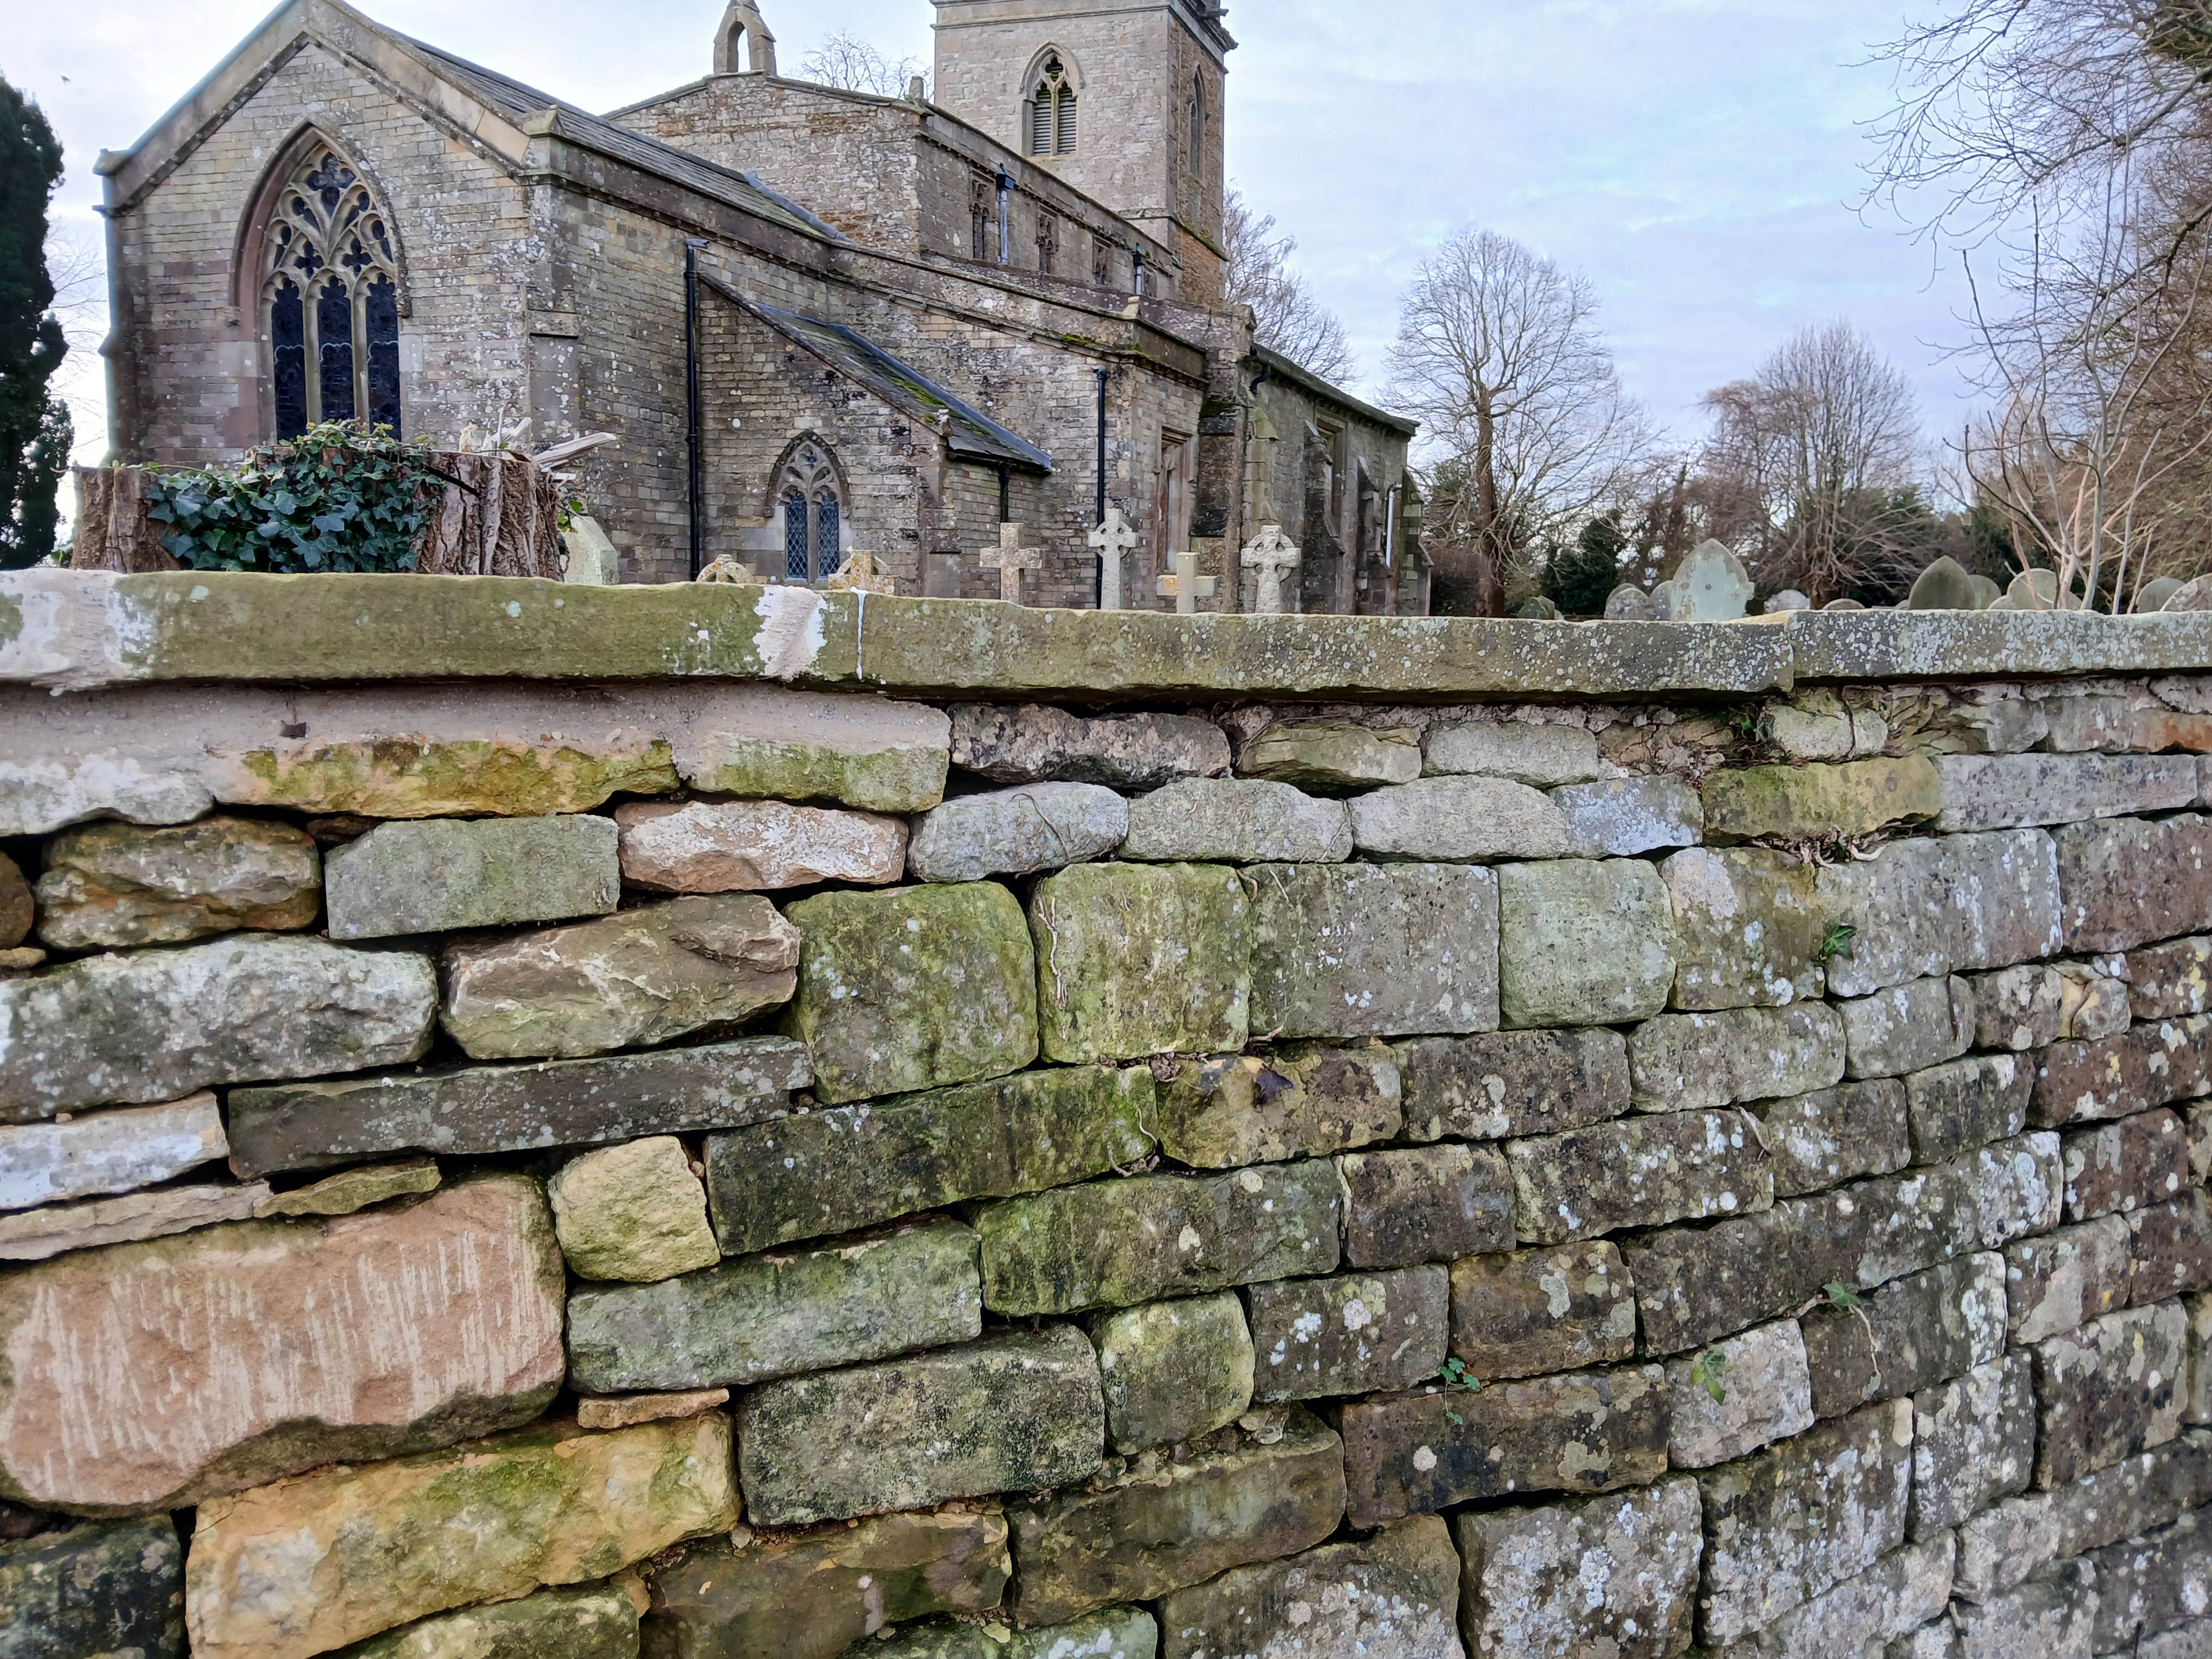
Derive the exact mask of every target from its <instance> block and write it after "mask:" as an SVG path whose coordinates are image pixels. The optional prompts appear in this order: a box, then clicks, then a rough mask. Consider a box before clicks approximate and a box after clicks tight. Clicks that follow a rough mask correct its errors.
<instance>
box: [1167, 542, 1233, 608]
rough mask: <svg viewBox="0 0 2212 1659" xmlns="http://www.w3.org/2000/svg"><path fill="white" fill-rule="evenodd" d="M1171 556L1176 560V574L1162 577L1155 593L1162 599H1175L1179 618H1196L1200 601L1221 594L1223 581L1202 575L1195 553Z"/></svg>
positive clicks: (1216, 577)
mask: <svg viewBox="0 0 2212 1659" xmlns="http://www.w3.org/2000/svg"><path fill="white" fill-rule="evenodd" d="M1170 557H1171V558H1173V559H1174V560H1175V566H1176V568H1175V572H1174V574H1171V575H1164V576H1162V577H1160V578H1159V579H1158V584H1157V586H1155V588H1154V590H1153V591H1154V592H1157V593H1158V595H1159V597H1160V598H1162V599H1173V600H1174V601H1175V602H1176V615H1177V616H1182V617H1195V616H1196V615H1197V614H1198V602H1199V601H1200V599H1212V597H1213V596H1214V594H1215V593H1216V592H1219V591H1220V587H1221V579H1220V578H1219V577H1218V576H1201V575H1200V574H1198V555H1197V554H1195V553H1176V554H1171V555H1170Z"/></svg>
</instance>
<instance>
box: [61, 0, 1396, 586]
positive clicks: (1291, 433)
mask: <svg viewBox="0 0 2212 1659" xmlns="http://www.w3.org/2000/svg"><path fill="white" fill-rule="evenodd" d="M933 4H934V5H935V8H936V43H937V44H936V74H935V81H934V86H933V88H926V87H925V85H924V83H923V82H921V80H919V79H917V80H916V81H915V83H914V84H913V86H912V87H911V88H909V90H908V94H907V95H905V96H903V97H879V96H873V95H870V94H861V93H855V92H847V91H842V90H837V89H834V88H826V87H820V86H815V85H811V84H809V83H807V82H803V81H798V80H793V79H791V78H788V77H787V76H783V75H781V74H779V73H778V71H777V69H776V62H775V39H774V36H773V35H772V33H770V31H769V27H768V24H767V22H766V21H765V19H764V18H763V15H762V14H761V12H760V10H759V9H758V8H757V4H756V3H755V0H733V3H732V5H731V6H730V8H729V10H728V12H727V14H726V16H725V18H724V20H723V21H722V24H721V26H720V30H719V31H718V33H716V36H715V38H714V40H713V42H712V43H711V47H712V52H711V64H712V70H713V72H712V73H711V74H708V75H706V76H702V78H700V79H698V80H696V81H694V82H690V84H688V85H686V86H683V87H679V88H677V89H676V90H674V91H672V92H670V93H668V94H665V95H663V96H660V97H657V98H653V99H651V100H647V101H646V102H644V103H641V104H635V105H633V106H629V108H626V109H620V110H616V111H613V112H611V113H608V114H604V115H601V114H592V113H590V112H586V111H584V110H582V109H579V108H577V107H575V106H572V105H569V104H566V103H563V102H562V101H561V100H557V99H555V98H551V97H549V96H547V95H546V94H544V93H540V92H537V91H533V90H532V88H528V87H526V86H523V85H521V84H520V83H519V82H514V81H512V80H509V79H507V77H506V76H501V75H499V74H496V73H495V72H494V71H492V70H486V69H482V68H479V67H477V65H475V64H470V63H466V62H464V61H463V60H461V59H459V58H454V57H452V56H450V55H448V54H447V53H446V52H441V51H439V50H438V49H437V48H436V47H435V46H428V45H425V44H424V43H422V42H421V41H417V40H410V39H408V38H407V37H405V36H403V35H400V34H398V33H394V32H393V31H392V30H390V29H387V28H385V27H382V26H380V25H379V24H378V23H376V22H374V21H372V20H370V19H369V18H368V17H366V16H364V15H362V14H361V13H360V12H357V11H356V10H354V9H351V8H349V6H347V5H344V4H343V3H341V0H292V3H289V4H288V5H286V6H284V7H283V9H281V10H279V11H278V12H276V14H275V15H273V16H272V17H271V18H270V19H269V21H267V22H265V23H264V24H263V25H262V27H260V28H259V29H258V31H257V32H256V33H254V34H253V35H252V37H251V38H250V39H248V40H246V41H245V42H244V43H243V44H242V45H240V46H239V47H238V48H237V49H236V50H235V51H234V52H232V53H231V54H230V55H229V56H228V58H225V59H224V60H223V62H222V64H220V65H219V66H218V67H217V68H216V70H214V72H213V73H212V74H210V76H208V77H207V78H206V79H205V80H204V81H203V82H201V83H200V84H199V85H198V86H197V88H194V89H193V90H192V92H191V94H188V95H187V96H186V97H185V100H184V101H183V102H182V103H180V104H179V105H178V106H177V107H176V108H175V109H173V111H171V112H169V113H168V114H167V116H165V117H164V118H162V119H161V122H160V123H159V124H158V125H156V126H155V128H154V129H153V131H150V132H149V133H148V134H147V135H146V136H145V137H143V138H142V139H140V140H139V142H138V143H137V144H135V145H133V146H132V147H131V149H127V150H122V151H112V152H109V153H107V154H106V155H103V156H102V157H101V160H100V173H102V174H103V175H104V177H105V179H106V209H105V211H106V216H107V221H108V234H109V254H110V270H111V273H112V277H111V283H112V296H113V306H114V331H113V333H112V336H111V337H110V339H109V341H108V343H107V345H106V356H107V360H108V366H109V380H110V391H111V398H112V410H113V414H112V422H113V432H112V437H113V442H114V448H115V453H116V454H117V455H118V457H119V458H121V459H127V460H132V461H143V462H154V463H161V464H168V465H206V464H210V463H214V462H219V461H223V460H228V459H235V458H236V457H238V456H239V455H240V453H242V452H244V451H245V450H246V449H247V448H249V447H252V446H254V445H257V444H261V443H265V442H268V441H272V440H276V439H281V438H283V437H285V436H287V435H291V434H295V433H297V432H299V431H301V429H303V428H305V427H306V426H307V425H308V424H309V423H311V422H314V421H316V420H319V419H331V418H337V417H356V418H359V417H366V418H368V419H369V420H373V421H375V422H383V423H386V424H389V425H391V426H392V427H394V428H397V429H398V431H399V433H400V434H401V435H403V436H405V437H410V438H413V437H418V436H430V437H433V438H436V439H439V440H441V441H445V442H447V443H448V444H450V443H452V442H453V441H455V439H456V438H457V437H458V435H459V434H460V433H461V432H462V431H463V429H464V428H468V427H471V426H475V427H478V428H512V427H513V426H514V425H515V424H516V423H518V422H520V421H521V420H523V419H525V418H527V419H528V421H529V422H531V425H530V428H529V437H528V440H527V442H528V443H529V445H530V446H531V447H545V446H547V445H550V444H552V443H555V442H558V441H562V440H563V439H566V438H568V437H571V436H575V435H584V434H589V433H594V432H606V433H611V434H613V435H615V437H616V439H617V442H615V443H614V444H612V445H610V446H606V447H601V448H599V449H598V450H596V451H594V452H592V453H591V454H590V455H589V456H588V457H587V458H586V459H584V460H583V461H581V462H580V463H579V464H578V470H579V471H580V483H579V484H578V486H577V488H578V490H579V493H580V494H581V495H583V496H584V498H585V499H586V501H587V503H588V504H589V507H590V509H591V511H592V513H594V515H595V516H596V517H597V518H598V519H599V520H600V521H601V522H602V523H603V524H604V525H605V526H606V528H607V529H608V531H609V532H610V533H611V536H612V537H613V538H614V540H615V542H616V544H617V547H618V549H619V550H620V553H621V565H622V577H623V580H628V581H646V582H651V581H670V580H684V579H685V578H687V577H689V576H690V574H692V572H693V568H694V558H695V538H696V557H697V558H698V560H699V561H700V562H705V561H712V560H729V561H732V562H736V563H738V565H740V566H742V567H744V568H749V569H750V570H751V571H753V572H755V573H757V575H758V576H759V577H760V578H762V579H763V580H772V581H779V582H782V581H790V582H815V583H818V582H821V581H823V580H826V579H827V578H828V577H829V575H830V574H832V573H833V572H835V571H836V568H838V566H839V565H840V564H841V563H842V562H844V561H845V560H846V559H847V558H848V557H849V556H850V555H851V554H853V553H854V552H855V551H861V550H865V551H867V552H870V553H872V554H873V555H875V556H876V557H877V559H878V561H879V563H880V568H882V569H883V570H884V573H885V574H888V575H889V576H890V578H891V579H892V580H893V581H894V582H895V584H896V588H897V591H899V592H902V593H908V594H928V595H942V596H955V597H966V598H997V597H999V596H1000V592H1001V574H1002V573H1001V572H1000V570H998V569H995V568H992V566H993V565H994V564H995V563H998V562H999V560H998V558H997V555H998V552H999V550H1000V548H1001V546H1002V544H1011V545H1012V546H1014V547H1015V548H1016V549H1017V550H1018V553H1019V554H1020V555H1021V556H1020V557H1019V558H1018V559H1017V560H1015V561H1014V562H1016V563H1017V564H1018V565H1023V566H1026V567H1028V568H1025V569H1024V570H1023V571H1022V572H1021V573H1020V574H1019V576H1018V580H1019V581H1020V583H1021V598H1022V599H1023V600H1024V602H1026V603H1028V604H1031V605H1070V606H1089V605H1092V604H1094V603H1096V602H1097V595H1098V593H1099V592H1100V589H1101V586H1102V581H1101V573H1100V569H1099V561H1098V556H1097V553H1095V552H1094V550H1093V549H1092V547H1091V543H1090V536H1091V531H1092V530H1093V528H1094V526H1097V524H1098V523H1099V521H1100V515H1101V507H1102V501H1103V504H1104V505H1105V506H1107V507H1114V508H1118V509H1119V511H1120V512H1121V514H1122V515H1123V516H1124V518H1125V519H1126V520H1127V523H1128V525H1129V526H1131V527H1132V528H1133V531H1134V532H1135V538H1136V539H1135V544H1134V545H1133V547H1132V548H1131V549H1130V550H1129V551H1128V553H1127V556H1126V557H1124V558H1122V559H1121V561H1120V564H1119V569H1118V573H1117V574H1118V575H1119V579H1120V588H1121V592H1122V594H1123V595H1124V596H1126V597H1125V599H1124V601H1123V602H1124V603H1125V604H1126V605H1128V606H1129V607H1131V608H1150V607H1165V606H1171V605H1174V604H1175V603H1176V600H1175V599H1173V598H1170V597H1164V596H1163V593H1162V589H1163V587H1165V588H1167V589H1169V590H1170V592H1172V591H1173V590H1174V589H1175V588H1176V582H1175V581H1173V580H1170V581H1169V582H1166V583H1162V582H1160V581H1159V580H1158V578H1159V577H1160V576H1162V575H1163V574H1169V573H1180V572H1182V570H1184V569H1186V568H1188V565H1187V564H1186V563H1185V562H1183V561H1182V560H1179V559H1177V558H1176V556H1178V555H1194V556H1196V565H1195V570H1196V572H1197V574H1198V576H1199V578H1200V580H1198V581H1196V582H1195V583H1194V584H1193V586H1194V588H1195V589H1196V590H1197V591H1198V592H1201V593H1203V594H1205V595H1206V597H1204V598H1202V599H1200V601H1199V604H1200V609H1203V610H1207V611H1216V610H1253V609H1256V608H1263V607H1264V606H1266V605H1267V602H1268V599H1270V598H1271V597H1272V596H1273V593H1274V592H1276V591H1277V584H1276V583H1274V582H1273V581H1267V582H1263V581H1262V580H1261V574H1262V573H1261V572H1260V571H1259V570H1258V569H1257V568H1255V565H1256V563H1257V562H1258V557H1259V556H1258V553H1257V552H1255V554H1254V555H1253V556H1252V557H1251V559H1250V560H1248V559H1247V557H1246V556H1245V554H1246V550H1247V549H1248V548H1249V547H1251V545H1252V544H1254V543H1255V542H1258V543H1260V544H1261V548H1262V549H1264V548H1267V547H1270V546H1275V545H1278V544H1279V543H1280V542H1281V541H1282V540H1283V539H1285V538H1287V540H1288V541H1289V542H1291V543H1292V544H1296V546H1297V550H1298V553H1299V556H1298V559H1297V564H1296V566H1295V568H1292V569H1291V570H1289V571H1288V573H1287V574H1286V575H1285V578H1284V579H1283V580H1282V581H1281V582H1280V584H1279V592H1280V601H1281V605H1282V608H1284V609H1286V610H1295V611H1307V612H1334V613H1363V614H1374V613H1394V612H1395V613H1413V614H1422V613H1425V611H1426V608H1427V581H1426V577H1425V571H1424V569H1423V567H1422V563H1421V561H1420V556H1419V548H1418V537H1417V535H1416V534H1415V533H1414V532H1415V530H1416V529H1417V526H1418V515H1419V503H1418V498H1417V497H1416V496H1415V495H1413V491H1412V489H1411V484H1410V480H1409V479H1408V477H1407V470H1406V456H1407V443H1408V441H1409V440H1410V439H1411V437H1412V435H1413V425H1412V423H1411V422H1406V421H1402V420H1400V419H1397V418H1395V417H1393V416H1389V415H1388V414H1386V413H1384V412H1383V411H1381V410H1376V409H1373V408H1370V407H1369V406H1367V405H1366V404H1362V403H1360V402H1359V401H1358V400H1357V399H1355V398H1352V397H1350V396H1349V395H1347V394H1346V392H1342V391H1340V390H1339V389H1338V388H1336V387H1334V386H1330V385H1328V384H1327V383H1326V382H1325V381H1323V380H1321V379H1319V378H1318V377H1316V376H1315V375H1313V374H1309V373H1308V372H1306V371H1305V370H1304V369H1303V368H1300V367H1298V366H1297V364H1295V363H1293V362H1290V361H1288V360H1287V359H1285V358H1284V357H1282V356H1279V355H1277V354H1275V353H1273V352H1272V351H1269V350H1267V349H1264V348H1262V347H1259V346H1256V345H1255V343H1254V341H1253V337H1252V329H1251V318H1250V313H1249V311H1246V310H1244V309H1243V308H1242V307H1237V308H1230V307H1226V305H1225V300H1224V293H1223V289H1224V269H1223V257H1222V252H1221V249H1222V216H1223V199H1224V194H1225V188H1226V185H1225V178H1224V144H1223V134H1224V123H1225V112H1226V99H1225V88H1226V76H1227V70H1228V58H1229V53H1230V52H1231V50H1232V49H1233V48H1234V46H1235V45H1236V42H1235V40H1233V39H1232V38H1231V35H1230V34H1229V33H1228V31H1227V29H1226V27H1225V23H1224V14H1223V11H1222V9H1221V8H1220V7H1219V6H1218V5H1212V4H1209V3H1206V0H1117V3H1116V4H1115V5H1114V6H1112V7H1102V6H1100V5H1098V4H1097V3H1096V0H933ZM706 44H707V43H702V46H705V45H706ZM707 57H708V53H707V52H705V51H703V50H702V58H707ZM687 263H688V264H690V267H691V269H692V270H693V271H694V272H696V278H695V280H692V281H690V282H688V283H687ZM693 315H696V330H695V329H694V328H693V327H692V325H690V322H689V321H688V319H689V318H690V317H691V316H693ZM695 375H696V410H697V435H696V443H695V441H694V438H693V435H692V429H691V418H690V417H691V410H692V409H693V407H694V403H695V398H694V387H693V380H694V377H695ZM695 459H696V465H695ZM1002 526H1015V529H1014V530H1013V531H1012V532H1011V534H1010V533H1009V532H1007V531H1006V530H1004V529H1002ZM1274 526H1280V533H1279V535H1278V534H1274V533H1271V532H1273V527H1274ZM1280 562H1281V561H1280V560H1278V563H1280Z"/></svg>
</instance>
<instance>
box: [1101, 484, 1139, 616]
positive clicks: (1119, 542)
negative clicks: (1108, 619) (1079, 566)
mask: <svg viewBox="0 0 2212 1659" xmlns="http://www.w3.org/2000/svg"><path fill="white" fill-rule="evenodd" d="M1141 539H1142V538H1140V537H1139V535H1138V534H1137V532H1135V531H1133V530H1132V529H1131V528H1130V527H1129V521H1128V520H1127V519H1125V518H1123V517H1122V516H1121V508H1120V507H1108V508H1107V509H1106V522H1105V523H1103V524H1102V525H1100V526H1098V528H1097V529H1096V530H1094V531H1092V532H1091V537H1090V541H1091V546H1093V547H1095V548H1097V550H1098V608H1099V609H1100V610H1101V611H1119V610H1120V609H1121V561H1122V559H1123V557H1124V556H1127V554H1128V553H1130V552H1131V551H1133V550H1134V549H1135V547H1136V545H1137V544H1138V542H1139V540H1141Z"/></svg>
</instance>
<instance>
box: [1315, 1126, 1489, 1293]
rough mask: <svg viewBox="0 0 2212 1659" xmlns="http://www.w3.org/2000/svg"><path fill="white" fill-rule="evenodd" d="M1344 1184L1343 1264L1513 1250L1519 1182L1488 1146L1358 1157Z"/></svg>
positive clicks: (1348, 1163)
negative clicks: (1516, 1183) (1515, 1186)
mask: <svg viewBox="0 0 2212 1659" xmlns="http://www.w3.org/2000/svg"><path fill="white" fill-rule="evenodd" d="M1336 1167H1337V1171H1338V1173H1339V1174H1340V1176H1342V1177H1343V1181H1344V1204H1345V1208H1344V1260H1345V1264H1346V1266H1347V1267H1413V1266H1416V1265H1418V1264H1419V1263H1420V1262H1424V1261H1458V1260H1459V1259H1460V1258H1462V1257H1463V1256H1474V1255H1490V1254H1492V1252H1494V1251H1498V1250H1510V1249H1512V1248H1513V1241H1514V1233H1513V1176H1512V1171H1511V1170H1510V1169H1509V1168H1508V1167H1507V1164H1506V1162H1505V1158H1504V1154H1502V1153H1501V1152H1498V1151H1497V1150H1496V1149H1495V1148H1494V1147H1489V1146H1425V1147H1409V1148H1407V1149H1404V1150H1401V1151H1398V1152H1364V1153H1361V1152H1355V1153H1352V1154H1350V1155H1348V1156H1346V1157H1344V1158H1339V1159H1337V1161H1336Z"/></svg>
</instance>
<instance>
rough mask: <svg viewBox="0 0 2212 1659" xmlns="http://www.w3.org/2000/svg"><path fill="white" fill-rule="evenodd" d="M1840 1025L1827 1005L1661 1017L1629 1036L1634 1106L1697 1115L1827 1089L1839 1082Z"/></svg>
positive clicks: (1841, 1073) (1841, 1071) (1841, 1068)
mask: <svg viewBox="0 0 2212 1659" xmlns="http://www.w3.org/2000/svg"><path fill="white" fill-rule="evenodd" d="M1628 1065H1629V1070H1630V1073H1631V1075H1632V1077H1633V1078H1634V1079H1635V1098H1636V1104H1637V1106H1638V1109H1641V1110H1644V1111H1647V1112H1681V1111H1696V1110H1699V1109H1705V1108H1709V1107H1714V1106H1729V1105H1733V1104H1735V1103H1736V1102H1738V1101H1741V1100H1773V1099H1778V1098H1781V1097H1785V1096H1793V1095H1807V1094H1811V1093H1813V1092H1814V1091H1816V1090H1820V1089H1826V1088H1832V1087H1833V1086H1834V1085H1836V1084H1838V1083H1840V1082H1842V1081H1843V1079H1844V1023H1843V1021H1842V1019H1841V1018H1839V1017H1838V1015H1837V1012H1836V1011H1835V1010H1834V1009H1833V1008H1831V1007H1829V1006H1827V1005H1826V1003H1805V1004H1800V1005H1799V1006H1796V1007H1791V1008H1734V1009H1725V1010H1723V1011H1722V1012H1718V1013H1711V1014H1662V1015H1660V1016H1659V1017H1658V1018H1656V1019H1649V1020H1646V1021H1645V1022H1644V1024H1641V1025H1639V1026H1638V1027H1637V1028H1636V1030H1634V1031H1633V1032H1632V1033H1631V1034H1630V1036H1629V1039H1628Z"/></svg>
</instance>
